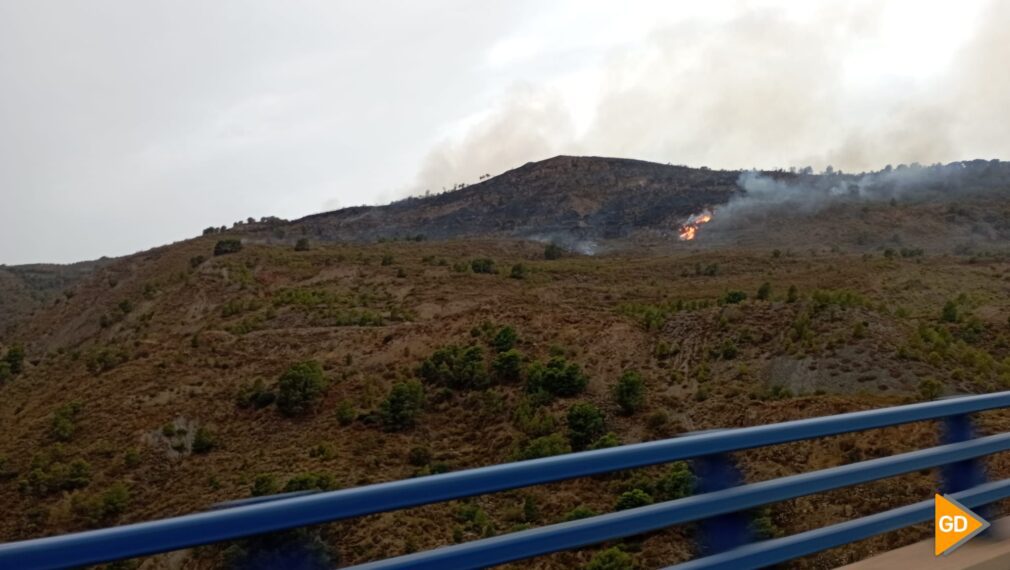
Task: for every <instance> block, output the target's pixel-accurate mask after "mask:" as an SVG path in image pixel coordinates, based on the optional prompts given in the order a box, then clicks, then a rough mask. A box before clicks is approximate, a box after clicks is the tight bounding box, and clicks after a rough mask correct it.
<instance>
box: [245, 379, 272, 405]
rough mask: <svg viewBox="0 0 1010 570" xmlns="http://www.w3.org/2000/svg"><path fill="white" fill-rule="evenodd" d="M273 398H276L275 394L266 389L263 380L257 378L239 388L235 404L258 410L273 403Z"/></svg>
mask: <svg viewBox="0 0 1010 570" xmlns="http://www.w3.org/2000/svg"><path fill="white" fill-rule="evenodd" d="M275 400H277V395H276V394H274V392H273V391H272V390H267V388H266V387H265V386H264V385H263V380H262V379H261V378H257V379H256V380H255V381H253V383H252V384H251V385H249V384H247V385H245V386H243V387H242V389H241V390H239V393H238V397H237V398H236V404H238V407H240V408H256V409H257V410H259V409H262V408H265V407H267V406H269V405H270V404H273V403H274V401H275Z"/></svg>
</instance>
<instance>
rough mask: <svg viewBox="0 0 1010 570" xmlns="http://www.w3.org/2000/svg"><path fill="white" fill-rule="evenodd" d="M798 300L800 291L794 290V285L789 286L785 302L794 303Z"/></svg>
mask: <svg viewBox="0 0 1010 570" xmlns="http://www.w3.org/2000/svg"><path fill="white" fill-rule="evenodd" d="M799 299H800V291H799V289H797V288H796V285H790V286H789V292H788V293H786V302H787V303H795V302H796V301H798V300H799Z"/></svg>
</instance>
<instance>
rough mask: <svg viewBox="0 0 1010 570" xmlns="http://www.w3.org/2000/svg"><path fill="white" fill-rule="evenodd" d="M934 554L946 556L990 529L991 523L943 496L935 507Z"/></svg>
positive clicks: (937, 497) (937, 500) (937, 498)
mask: <svg viewBox="0 0 1010 570" xmlns="http://www.w3.org/2000/svg"><path fill="white" fill-rule="evenodd" d="M933 513H934V514H933V530H934V537H935V539H934V554H935V555H936V556H945V555H947V554H950V553H951V552H953V551H954V549H956V548H957V547H959V546H961V545H962V544H964V543H966V542H968V541H969V540H971V539H972V538H973V537H974V536H975V535H977V534H978V533H980V532H982V531H983V530H985V529H987V528H989V522H988V521H986V520H985V519H983V518H982V517H980V516H978V515H976V514H975V513H973V512H972V511H971V509H969V508H967V507H965V506H964V505H962V504H960V503H958V502H957V501H955V500H954V499H949V498H947V497H944V496H943V495H936V502H935V504H934V507H933Z"/></svg>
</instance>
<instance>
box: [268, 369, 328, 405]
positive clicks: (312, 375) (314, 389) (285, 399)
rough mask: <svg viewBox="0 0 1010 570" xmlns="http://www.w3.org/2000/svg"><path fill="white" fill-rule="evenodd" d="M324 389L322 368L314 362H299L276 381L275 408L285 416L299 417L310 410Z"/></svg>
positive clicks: (324, 380)
mask: <svg viewBox="0 0 1010 570" xmlns="http://www.w3.org/2000/svg"><path fill="white" fill-rule="evenodd" d="M325 389H326V378H325V377H324V376H323V367H322V365H321V364H319V363H318V362H316V361H314V360H307V361H305V362H299V363H298V364H295V365H293V366H291V367H290V368H288V369H287V371H285V372H284V374H282V375H281V377H280V379H279V380H278V381H277V408H278V409H279V410H280V411H281V413H282V414H284V415H286V416H300V415H304V414H306V413H308V412H309V411H311V410H312V407H313V406H314V405H315V404H316V402H317V401H318V400H319V399H320V398H322V396H323V391H324V390H325Z"/></svg>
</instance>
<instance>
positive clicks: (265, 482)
mask: <svg viewBox="0 0 1010 570" xmlns="http://www.w3.org/2000/svg"><path fill="white" fill-rule="evenodd" d="M278 491H280V486H279V485H278V484H277V478H276V477H274V476H273V475H270V474H268V473H262V474H260V475H257V476H256V478H255V479H253V486H252V490H251V491H250V494H251V495H252V496H253V497H264V496H267V495H273V494H275V493H277V492H278Z"/></svg>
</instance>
